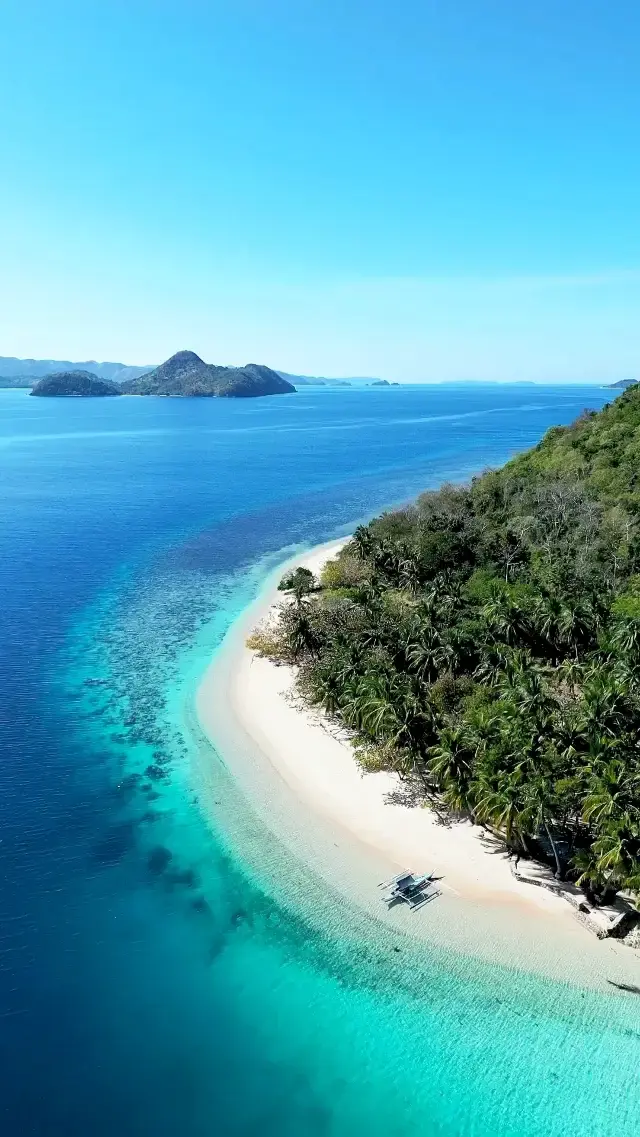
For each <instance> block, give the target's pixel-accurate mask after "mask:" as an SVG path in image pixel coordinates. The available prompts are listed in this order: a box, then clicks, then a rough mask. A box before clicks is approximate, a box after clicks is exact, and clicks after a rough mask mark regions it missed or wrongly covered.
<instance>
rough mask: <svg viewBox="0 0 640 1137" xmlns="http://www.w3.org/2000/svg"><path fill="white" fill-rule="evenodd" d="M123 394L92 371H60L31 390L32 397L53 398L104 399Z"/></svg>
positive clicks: (46, 377)
mask: <svg viewBox="0 0 640 1137" xmlns="http://www.w3.org/2000/svg"><path fill="white" fill-rule="evenodd" d="M121 393H122V392H121V391H120V388H119V387H117V386H116V384H115V383H111V382H110V381H109V380H108V379H98V376H97V375H92V374H91V372H90V371H59V372H57V373H54V374H53V375H45V377H44V379H40V380H39V382H37V383H36V384H35V386H34V387H33V388H32V390H31V394H32V395H45V396H53V397H67V398H69V397H76V398H77V397H81V398H96V397H100V398H103V397H104V396H111V395H120V394H121Z"/></svg>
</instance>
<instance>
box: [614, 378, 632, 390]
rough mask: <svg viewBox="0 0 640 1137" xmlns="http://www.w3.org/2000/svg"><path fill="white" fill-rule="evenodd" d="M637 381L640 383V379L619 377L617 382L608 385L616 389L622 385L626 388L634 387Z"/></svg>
mask: <svg viewBox="0 0 640 1137" xmlns="http://www.w3.org/2000/svg"><path fill="white" fill-rule="evenodd" d="M636 383H640V379H618V381H617V383H608V384H607V387H608V388H609V390H615V388H616V387H617V388H620V387H622V388H623V389H624V388H626V387H633V386H635V384H636Z"/></svg>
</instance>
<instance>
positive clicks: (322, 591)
mask: <svg viewBox="0 0 640 1137" xmlns="http://www.w3.org/2000/svg"><path fill="white" fill-rule="evenodd" d="M280 587H281V589H282V590H283V591H286V592H288V593H289V594H290V596H291V597H292V603H291V604H287V605H284V606H283V607H282V609H281V610H280V613H279V616H278V619H277V622H276V623H275V625H267V626H265V627H264V628H261V629H258V630H257V631H256V633H254V635H253V636H252V637H251V639H250V641H249V645H250V646H252V647H253V648H254V649H257V650H258V651H260V652H261V653H262V654H264V655H267V656H268V657H270V658H272V659H274V660H277V661H284V662H287V663H293V664H295V665H296V666H297V669H298V671H297V674H298V685H299V689H300V691H301V693H302V694H303V695H304V697H305V698H306V699H307V700H308V701H309V702H311V703H313V704H316V705H318V706H321V707H322V708H323V709H324V711H325V712H326V713H327V714H328V715H329V716H330V717H332V718H334V719H336V720H338V721H340V722H341V723H343V724H344V725H345V726H346V727H347V728H349V730H350V731H351V732H352V734H353V738H354V742H355V745H356V748H357V754H358V757H359V760H360V762H361V764H362V766H363V767H364V769H366V770H377V769H392V770H394V771H397V772H399V773H400V774H401V775H402V777H403V778H405V779H407V780H408V781H410V782H411V783H413V785H414V786H416V787H417V788H418V790H419V793H420V795H421V796H422V797H423V798H424V799H425V800H427V801H429V802H430V803H431V804H432V805H433V806H434V807H435V808H436V809H438V810H439V811H440V812H441V813H442V814H443V815H445V816H446V815H447V814H448V815H449V816H452V817H453V816H466V817H470V818H471V819H472V820H474V821H475V822H477V823H478V824H480V825H484V826H487V827H489V828H490V829H491V830H492V831H493V832H494V833H498V834H500V836H501V837H502V839H503V840H504V842H505V844H506V845H507V847H508V848H509V849H510V850H512V851H513V853H514V854H516V855H522V856H527V857H530V858H534V859H538V860H540V861H545V862H547V863H548V864H549V865H550V866H551V867H552V869H553V871H554V873H555V875H556V878H557V879H559V880H562V879H567V880H569V881H574V882H576V883H577V884H578V885H579V886H580V887H581V888H583V889H584V891H585V893H586V895H587V898H588V899H589V901H590V902H591V903H596V904H597V903H603V902H605V901H607V900H610V899H611V898H612V897H613V896H614V895H615V894H616V893H617V892H619V891H625V892H626V893H627V894H628V895H630V896H631V897H632V898H635V900H636V902H637V897H638V894H639V893H640V389H638V388H637V387H631V388H629V389H628V390H626V391H625V393H624V394H622V395H621V396H620V397H619V398H617V399H616V400H615V402H613V403H612V404H610V405H609V406H607V407H605V409H604V410H602V411H600V412H598V413H596V412H585V413H584V414H583V415H581V417H580V418H579V419H578V420H577V421H576V422H575V423H574V424H573V425H572V426H570V427H555V428H553V429H552V430H550V431H548V433H547V434H546V435H545V437H544V439H543V440H542V441H541V442H540V443H539V445H538V446H536V447H535V448H533V449H532V450H530V451H528V452H527V453H525V454H522V455H521V456H519V457H517V458H515V459H513V460H512V461H510V462H508V463H507V464H506V465H505V466H504V467H503V468H502V469H500V470H496V471H490V472H487V473H485V474H483V475H482V476H480V477H477V478H475V479H474V480H473V481H472V482H471V484H470V485H466V486H453V485H445V486H443V487H442V488H441V489H440V490H438V491H436V492H428V493H425V494H423V495H422V496H421V497H420V498H419V499H418V501H417V502H416V503H415V504H414V505H412V506H409V507H407V508H404V509H401V510H398V511H395V512H391V513H386V514H383V515H382V516H381V517H378V518H377V519H375V520H374V521H372V522H371V523H370V524H368V525H366V526H361V527H360V528H358V529H357V530H356V532H355V534H354V536H353V538H352V539H351V540H350V541H349V543H348V544H347V545H346V546H345V547H344V548H343V549H342V551H341V553H340V554H339V555H338V557H337V559H335V560H333V561H331V562H329V564H328V565H327V566H326V568H325V570H324V572H323V574H322V578H321V580H320V582H317V581H316V580H315V578H314V577H313V575H312V574H311V573H310V572H309V571H308V570H307V569H303V568H299V569H297V570H296V571H295V572H293V573H290V574H288V575H287V576H286V577H285V578H284V579H283V581H282V583H281V586H280Z"/></svg>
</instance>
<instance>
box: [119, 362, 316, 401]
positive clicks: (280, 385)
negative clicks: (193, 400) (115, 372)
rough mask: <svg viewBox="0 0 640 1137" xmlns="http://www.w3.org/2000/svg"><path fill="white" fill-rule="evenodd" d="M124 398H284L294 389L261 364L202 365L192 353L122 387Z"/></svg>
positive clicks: (127, 382)
mask: <svg viewBox="0 0 640 1137" xmlns="http://www.w3.org/2000/svg"><path fill="white" fill-rule="evenodd" d="M120 390H121V391H122V393H123V394H126V395H158V396H169V397H182V398H188V397H198V398H203V397H204V398H219V399H231V398H235V399H245V398H256V397H258V396H263V395H286V394H289V393H291V392H295V387H294V386H293V384H292V383H289V381H288V380H287V379H283V378H282V376H281V375H279V374H278V372H277V371H273V370H272V369H271V368H270V367H266V366H265V365H264V364H261V363H247V364H245V366H244V367H222V366H217V365H216V364H213V363H205V362H204V360H203V359H201V358H200V356H199V355H196V353H195V352H193V351H179V352H177V353H176V354H175V355H172V356H171V358H170V359H167V360H165V362H164V363H161V364H160V366H159V367H156V368H154V370H153V371H150V372H148V373H147V374H145V375H141V376H139V377H138V378H136V379H130V380H127V381H126V382H124V383H122V384H121V387H120Z"/></svg>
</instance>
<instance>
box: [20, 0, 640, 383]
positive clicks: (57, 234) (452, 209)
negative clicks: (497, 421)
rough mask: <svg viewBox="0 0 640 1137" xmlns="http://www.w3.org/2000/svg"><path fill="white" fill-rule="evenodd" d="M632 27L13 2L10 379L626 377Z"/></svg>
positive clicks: (97, 1) (637, 43) (636, 295)
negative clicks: (90, 362)
mask: <svg viewBox="0 0 640 1137" xmlns="http://www.w3.org/2000/svg"><path fill="white" fill-rule="evenodd" d="M639 59H640V4H638V2H637V0H616V3H615V4H612V3H610V0H518V2H517V3H514V0H403V2H402V3H391V2H389V0H342V2H340V3H339V2H337V0H313V2H311V0H180V2H177V0H108V2H103V0H45V2H36V0H19V2H18V0H2V3H1V4H0V355H17V356H21V357H36V358H40V357H42V358H59V359H102V360H104V359H111V360H119V361H123V362H127V363H140V364H143V363H150V362H158V361H160V360H162V359H164V358H166V357H167V356H169V355H171V354H172V353H173V352H174V351H177V350H180V349H183V348H188V349H191V350H193V351H197V352H198V354H199V355H201V356H203V358H205V359H206V360H207V361H209V362H215V363H244V362H249V361H254V362H261V363H267V364H269V365H271V366H273V367H277V368H280V369H282V370H286V371H291V372H294V373H303V374H320V375H335V376H346V375H381V376H384V377H386V378H388V379H396V380H402V381H434V380H441V379H445V380H446V379H457V380H461V379H477V380H490V379H498V380H509V379H515V380H523V379H528V380H531V379H533V380H537V381H556V380H557V381H573V382H577V381H588V382H602V381H607V382H608V381H614V380H617V379H620V378H628V377H630V376H638V377H640V67H639V66H638V60H639Z"/></svg>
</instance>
